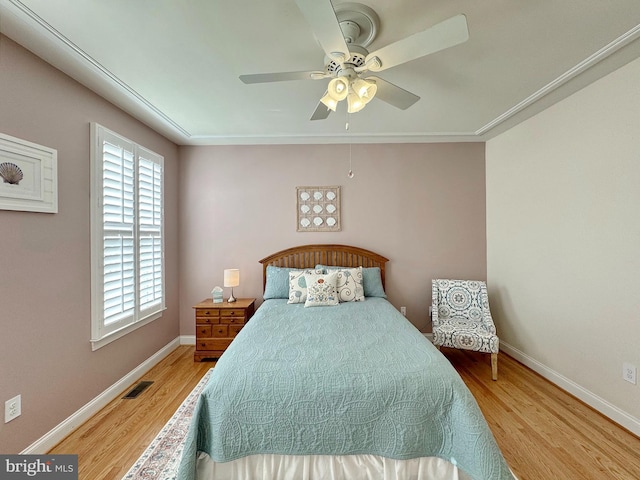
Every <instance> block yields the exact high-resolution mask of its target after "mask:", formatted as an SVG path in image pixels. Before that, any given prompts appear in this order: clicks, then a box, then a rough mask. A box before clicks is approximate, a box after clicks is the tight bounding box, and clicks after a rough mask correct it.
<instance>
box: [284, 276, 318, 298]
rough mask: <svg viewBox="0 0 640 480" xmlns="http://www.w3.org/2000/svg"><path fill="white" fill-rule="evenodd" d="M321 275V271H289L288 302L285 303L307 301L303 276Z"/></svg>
mask: <svg viewBox="0 0 640 480" xmlns="http://www.w3.org/2000/svg"><path fill="white" fill-rule="evenodd" d="M307 273H308V274H313V273H316V274H318V273H322V270H313V269H308V270H290V271H289V300H288V301H287V303H304V302H306V301H307V283H306V282H305V279H304V276H305V274H307Z"/></svg>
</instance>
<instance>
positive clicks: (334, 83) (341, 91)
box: [327, 77, 349, 102]
mask: <svg viewBox="0 0 640 480" xmlns="http://www.w3.org/2000/svg"><path fill="white" fill-rule="evenodd" d="M348 93H349V83H348V82H347V81H346V80H345V79H344V78H340V77H338V78H334V79H333V80H331V81H330V82H329V87H328V88H327V95H329V96H330V97H331V98H333V99H334V100H336V101H338V102H340V101H341V100H344V99H345V98H347V94H348Z"/></svg>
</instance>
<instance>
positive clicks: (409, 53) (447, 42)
mask: <svg viewBox="0 0 640 480" xmlns="http://www.w3.org/2000/svg"><path fill="white" fill-rule="evenodd" d="M468 39H469V29H468V27H467V17H465V16H464V15H462V14H461V15H456V16H455V17H451V18H449V19H447V20H445V21H443V22H440V23H438V24H436V25H434V26H433V27H430V28H427V29H426V30H423V31H422V32H418V33H415V34H413V35H411V36H409V37H406V38H404V39H402V40H398V41H397V42H394V43H392V44H390V45H387V46H386V47H382V48H381V49H379V50H376V51H375V52H371V53H370V54H369V55H367V58H366V60H365V65H368V64H369V63H370V65H368V69H369V70H371V71H373V72H380V71H382V70H386V69H387V68H391V67H395V66H396V65H400V64H402V63H405V62H409V61H411V60H415V59H416V58H420V57H424V56H425V55H429V54H431V53H435V52H438V51H440V50H444V49H445V48H449V47H453V46H454V45H458V44H460V43H463V42H466V41H467V40H468ZM376 58H377V60H378V62H376V61H375V59H376ZM376 63H379V65H378V64H376Z"/></svg>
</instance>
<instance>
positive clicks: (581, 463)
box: [50, 346, 640, 480]
mask: <svg viewBox="0 0 640 480" xmlns="http://www.w3.org/2000/svg"><path fill="white" fill-rule="evenodd" d="M193 351H194V347H189V346H181V347H179V348H178V349H177V350H175V351H174V352H172V354H171V355H169V356H168V357H167V358H166V359H164V360H163V361H162V362H161V363H160V364H158V365H157V366H156V367H154V368H153V369H152V370H151V371H150V372H149V373H148V374H147V375H145V376H144V377H143V378H141V380H153V381H154V383H153V385H151V386H150V387H149V388H148V389H147V390H145V391H144V392H143V393H142V394H141V395H140V396H139V397H138V399H136V400H124V399H120V398H118V399H116V400H114V401H113V402H111V403H110V404H109V405H107V406H106V407H105V408H104V409H103V410H102V411H100V412H99V413H98V414H97V415H95V416H94V417H93V418H91V419H90V420H89V421H87V422H86V423H85V424H83V425H82V426H80V427H79V428H78V429H77V430H76V431H75V432H73V433H72V434H71V435H70V436H69V437H67V438H66V439H65V440H63V441H62V442H61V443H60V444H58V445H57V446H56V447H55V448H53V449H52V450H51V452H50V453H58V454H63V453H71V454H77V455H78V460H79V478H80V479H81V480H103V479H105V480H120V479H121V477H122V476H123V475H124V474H125V473H126V472H127V470H128V469H129V467H130V466H131V465H132V464H133V463H134V462H135V461H136V459H137V458H138V457H139V456H140V455H141V454H142V452H143V451H144V449H145V448H146V447H147V445H148V444H149V443H150V442H151V440H153V438H154V437H155V435H156V434H157V433H158V432H159V431H160V429H161V428H162V426H163V425H164V424H165V423H166V422H167V421H168V420H169V418H170V417H171V415H172V414H173V412H174V411H175V410H176V409H177V408H178V407H179V406H180V403H181V402H182V401H183V399H184V398H186V396H187V395H188V393H189V392H190V391H191V390H192V389H193V387H195V385H196V384H197V383H198V380H199V379H200V378H202V376H203V375H204V374H205V373H206V372H207V371H208V370H209V369H210V368H212V367H213V366H214V365H215V364H214V363H207V362H203V363H195V362H194V361H193ZM442 353H443V354H444V355H445V356H446V357H447V358H448V359H449V360H450V361H451V363H452V364H453V365H454V366H455V367H456V369H457V370H458V372H459V373H460V375H461V377H462V378H463V380H464V381H465V383H466V384H467V386H468V387H469V389H470V390H471V392H472V393H473V395H474V396H475V398H476V400H477V401H478V404H479V405H480V408H481V409H482V411H483V413H484V415H485V417H486V419H487V422H488V423H489V425H490V426H491V429H492V431H493V434H494V436H495V437H496V440H497V442H498V444H499V445H500V448H501V449H502V452H503V453H504V456H505V458H506V460H507V462H508V463H509V465H510V466H511V468H512V469H513V471H514V473H515V474H516V475H517V476H518V478H519V479H520V480H551V479H554V480H555V479H559V480H565V479H566V480H573V479H575V480H609V479H612V480H636V479H639V478H640V455H639V452H640V439H639V438H638V437H636V436H634V435H632V434H631V433H629V432H627V431H626V430H624V429H622V428H620V427H618V426H617V425H615V424H614V423H612V422H611V421H610V420H608V419H606V418H605V417H603V416H602V415H600V414H599V413H597V412H595V411H594V410H592V409H591V408H590V407H588V406H586V405H584V404H583V403H581V402H580V401H578V400H576V399H575V398H573V397H572V396H571V395H569V394H567V393H565V392H563V391H562V390H560V389H559V388H557V387H556V386H554V385H552V384H551V383H549V382H548V381H546V380H545V379H543V378H542V377H540V376H539V375H537V374H536V373H534V372H532V371H531V370H529V369H528V368H526V367H524V366H523V365H521V364H520V363H518V362H516V361H515V360H513V359H512V358H510V357H508V356H507V355H505V354H500V360H499V373H498V374H499V379H498V381H497V382H493V381H492V380H491V365H490V357H489V356H488V355H481V354H475V353H472V352H462V351H457V350H450V349H443V350H442ZM136 383H137V382H136ZM127 391H128V389H127ZM124 393H126V392H123V394H124Z"/></svg>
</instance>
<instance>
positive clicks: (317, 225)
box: [296, 186, 341, 232]
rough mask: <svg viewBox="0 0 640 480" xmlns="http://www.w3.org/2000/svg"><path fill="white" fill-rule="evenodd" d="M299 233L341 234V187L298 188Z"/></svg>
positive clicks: (297, 228)
mask: <svg viewBox="0 0 640 480" xmlns="http://www.w3.org/2000/svg"><path fill="white" fill-rule="evenodd" d="M296 198H297V201H296V210H297V212H298V213H297V215H296V219H297V227H296V230H297V231H298V232H339V231H340V230H341V227H340V187H335V186H334V187H296Z"/></svg>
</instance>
